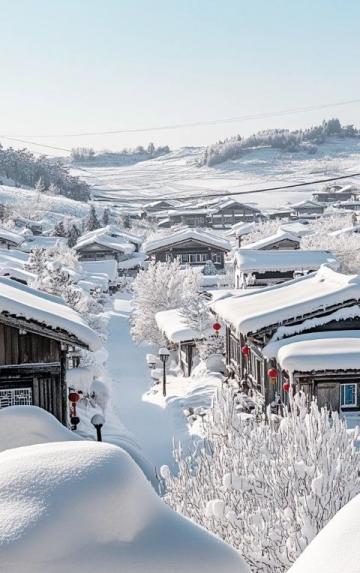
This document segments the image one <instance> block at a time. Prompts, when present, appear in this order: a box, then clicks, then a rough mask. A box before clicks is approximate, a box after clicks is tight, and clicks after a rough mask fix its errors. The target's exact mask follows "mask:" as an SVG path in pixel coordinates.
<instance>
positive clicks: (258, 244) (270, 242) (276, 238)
mask: <svg viewBox="0 0 360 573" xmlns="http://www.w3.org/2000/svg"><path fill="white" fill-rule="evenodd" d="M242 248H243V249H253V250H259V251H290V250H296V249H300V238H299V237H297V236H296V235H294V234H292V233H290V232H289V231H283V230H282V229H278V231H277V232H276V233H274V234H273V235H270V236H269V237H264V238H263V239H259V240H258V241H255V242H253V243H248V244H247V245H244V246H243V247H242Z"/></svg>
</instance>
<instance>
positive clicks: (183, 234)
mask: <svg viewBox="0 0 360 573" xmlns="http://www.w3.org/2000/svg"><path fill="white" fill-rule="evenodd" d="M190 240H193V241H199V242H200V243H204V244H206V245H210V246H213V247H218V248H220V249H223V250H224V251H230V249H231V246H230V243H229V241H227V240H226V239H223V238H222V237H219V235H215V234H214V233H209V232H208V231H204V230H203V229H192V228H191V229H190V228H187V229H184V230H182V231H178V232H177V233H173V234H172V235H168V236H165V237H161V238H159V239H155V240H153V241H147V242H146V243H145V244H144V251H145V252H146V253H150V252H152V251H155V250H157V249H160V248H162V247H167V246H168V245H169V246H170V245H174V244H176V243H183V242H185V241H190Z"/></svg>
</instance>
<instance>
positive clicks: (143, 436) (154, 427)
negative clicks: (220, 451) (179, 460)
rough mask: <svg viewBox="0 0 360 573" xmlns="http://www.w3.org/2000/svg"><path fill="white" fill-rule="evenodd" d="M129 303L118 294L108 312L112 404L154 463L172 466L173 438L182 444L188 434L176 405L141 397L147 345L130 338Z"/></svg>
mask: <svg viewBox="0 0 360 573" xmlns="http://www.w3.org/2000/svg"><path fill="white" fill-rule="evenodd" d="M130 305H131V296H130V295H129V294H126V293H120V294H118V295H117V296H115V297H114V298H113V310H112V311H110V313H109V324H108V329H109V337H108V340H107V343H106V348H107V350H108V352H109V361H108V370H109V376H110V377H111V378H112V387H111V401H112V407H113V409H114V412H115V413H116V414H117V415H118V416H119V419H120V420H121V422H122V423H123V424H124V425H125V426H126V427H127V429H128V430H129V431H130V432H131V433H132V434H133V436H134V438H135V440H136V442H137V443H138V445H139V446H140V447H141V448H142V450H143V452H144V454H145V456H146V457H147V459H148V460H149V461H150V462H151V463H152V464H153V465H154V466H156V467H157V468H159V467H160V466H161V465H163V464H167V465H169V466H170V467H173V464H174V462H173V456H172V451H173V439H174V440H175V442H179V441H180V442H181V443H182V444H186V443H187V442H188V440H189V439H191V436H190V433H189V429H188V426H187V421H186V418H185V416H184V415H183V413H182V411H181V410H179V408H172V407H166V408H163V407H161V406H160V405H157V404H154V403H151V402H149V401H144V400H143V396H144V394H146V392H148V390H149V389H150V388H151V386H152V384H153V381H152V379H151V376H150V372H149V368H148V366H147V364H146V354H147V352H149V348H148V347H146V346H137V345H136V344H135V343H134V342H133V340H132V338H131V335H130V332H129V327H130V325H129V315H130V312H131V306H130ZM104 429H105V428H104Z"/></svg>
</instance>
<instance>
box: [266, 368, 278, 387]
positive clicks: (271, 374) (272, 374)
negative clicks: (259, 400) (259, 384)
mask: <svg viewBox="0 0 360 573" xmlns="http://www.w3.org/2000/svg"><path fill="white" fill-rule="evenodd" d="M267 374H268V378H269V380H270V382H271V384H276V382H277V379H278V374H279V373H278V371H277V370H276V368H269V370H268V373H267Z"/></svg>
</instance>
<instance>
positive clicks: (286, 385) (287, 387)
mask: <svg viewBox="0 0 360 573" xmlns="http://www.w3.org/2000/svg"><path fill="white" fill-rule="evenodd" d="M283 390H284V392H286V393H288V392H289V390H290V382H284V384H283Z"/></svg>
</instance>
